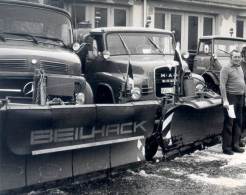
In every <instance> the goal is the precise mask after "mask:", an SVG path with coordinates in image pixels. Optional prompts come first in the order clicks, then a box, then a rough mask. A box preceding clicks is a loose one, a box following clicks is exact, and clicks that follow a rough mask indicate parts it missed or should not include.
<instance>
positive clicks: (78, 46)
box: [73, 42, 80, 52]
mask: <svg viewBox="0 0 246 195" xmlns="http://www.w3.org/2000/svg"><path fill="white" fill-rule="evenodd" d="M79 49H80V44H79V43H77V42H76V43H74V44H73V51H75V52H76V51H79Z"/></svg>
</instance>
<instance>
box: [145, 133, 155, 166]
mask: <svg viewBox="0 0 246 195" xmlns="http://www.w3.org/2000/svg"><path fill="white" fill-rule="evenodd" d="M157 149H158V143H157V141H156V139H155V137H154V136H152V135H151V136H150V137H147V138H146V140H145V159H146V160H147V161H151V160H153V157H154V155H155V154H156V152H157Z"/></svg>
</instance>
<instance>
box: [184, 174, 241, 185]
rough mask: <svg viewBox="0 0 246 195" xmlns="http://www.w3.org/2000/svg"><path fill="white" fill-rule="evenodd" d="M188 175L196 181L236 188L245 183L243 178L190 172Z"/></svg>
mask: <svg viewBox="0 0 246 195" xmlns="http://www.w3.org/2000/svg"><path fill="white" fill-rule="evenodd" d="M188 177H189V178H190V179H192V180H194V181H196V182H203V183H206V184H211V185H218V186H222V187H226V188H236V187H241V186H245V185H246V180H245V178H242V179H239V178H228V177H217V178H216V177H209V176H208V175H206V174H200V175H196V174H190V175H188Z"/></svg>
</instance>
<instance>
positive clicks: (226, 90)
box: [220, 50, 246, 155]
mask: <svg viewBox="0 0 246 195" xmlns="http://www.w3.org/2000/svg"><path fill="white" fill-rule="evenodd" d="M240 61H241V54H240V52H238V51H237V50H233V51H232V52H231V61H230V64H228V65H225V66H223V67H222V69H221V72H220V91H221V96H222V100H223V107H224V108H225V110H224V126H223V131H222V138H223V142H222V150H223V153H224V154H228V155H232V154H233V152H238V153H243V152H244V149H242V148H240V139H241V131H242V130H241V127H242V111H243V104H244V94H245V87H246V86H245V81H244V74H243V70H242V67H241V66H240ZM229 105H233V106H234V111H235V115H236V117H235V118H231V117H230V116H229V114H228V109H229Z"/></svg>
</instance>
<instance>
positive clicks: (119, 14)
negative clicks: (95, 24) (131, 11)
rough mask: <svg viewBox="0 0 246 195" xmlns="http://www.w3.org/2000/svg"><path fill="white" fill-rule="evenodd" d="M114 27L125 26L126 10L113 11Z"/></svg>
mask: <svg viewBox="0 0 246 195" xmlns="http://www.w3.org/2000/svg"><path fill="white" fill-rule="evenodd" d="M114 25H115V26H126V10H124V9H114Z"/></svg>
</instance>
